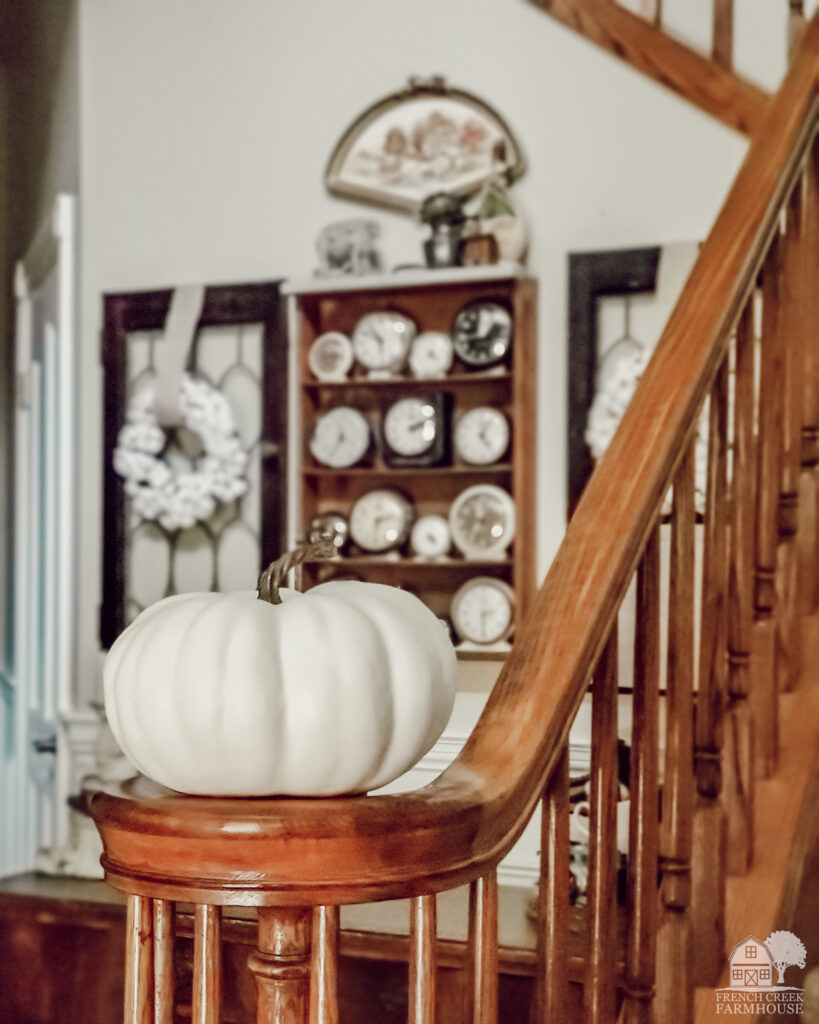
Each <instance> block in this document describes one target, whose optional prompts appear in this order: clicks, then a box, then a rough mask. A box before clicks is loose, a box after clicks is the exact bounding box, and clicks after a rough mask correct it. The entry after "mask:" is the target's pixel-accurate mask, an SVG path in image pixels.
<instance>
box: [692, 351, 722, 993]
mask: <svg viewBox="0 0 819 1024" xmlns="http://www.w3.org/2000/svg"><path fill="white" fill-rule="evenodd" d="M727 406H728V357H727V355H726V357H725V358H724V359H723V361H722V366H721V367H720V369H719V372H718V374H717V378H716V382H715V384H714V387H713V388H712V389H711V396H710V402H709V406H708V411H709V424H708V473H707V480H706V504H705V522H704V541H703V556H702V601H701V612H700V643H699V672H698V675H697V680H698V683H697V704H696V716H695V727H696V728H695V736H694V769H695V773H696V787H697V793H696V803H695V809H694V820H693V835H692V855H691V929H692V938H693V942H692V950H693V978H694V984H696V985H713V984H715V983H716V981H717V979H718V978H719V973H720V970H721V969H722V960H723V957H724V951H725V875H726V867H725V858H726V849H725V844H726V832H725V812H724V809H723V805H722V801H721V799H720V794H721V790H722V770H721V758H722V724H723V722H722V716H723V701H724V694H725V676H726V658H725V652H726V633H727V628H726V617H727V616H726V606H727V595H726V570H727V562H726V556H727V528H728V497H727V479H726V478H727V447H728V408H727Z"/></svg>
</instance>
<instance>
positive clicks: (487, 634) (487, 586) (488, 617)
mask: <svg viewBox="0 0 819 1024" xmlns="http://www.w3.org/2000/svg"><path fill="white" fill-rule="evenodd" d="M450 616H451V618H452V625H453V627H454V629H455V632H456V634H457V635H458V636H459V637H460V639H461V640H467V641H469V642H470V643H473V644H495V643H499V642H500V641H502V640H507V639H508V638H509V636H510V635H511V633H512V630H513V628H514V624H515V592H514V591H513V590H512V588H511V587H510V586H509V584H508V583H505V582H504V581H503V580H499V579H495V577H494V576H475V577H473V578H472V579H471V580H467V582H466V583H464V584H463V585H462V586H461V587H459V589H458V590H456V591H455V594H454V595H453V597H452V606H451V608H450Z"/></svg>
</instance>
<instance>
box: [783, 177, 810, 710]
mask: <svg viewBox="0 0 819 1024" xmlns="http://www.w3.org/2000/svg"><path fill="white" fill-rule="evenodd" d="M801 227H802V188H801V179H800V180H799V181H797V184H796V186H795V187H794V188H793V189H792V190H791V195H790V198H789V200H788V204H787V221H786V233H785V236H784V240H783V246H784V252H783V259H782V280H781V283H780V302H781V307H780V321H779V332H778V333H779V339H778V342H777V344H778V345H779V346H780V347H781V349H782V358H783V363H784V370H783V389H784V392H783V399H782V401H783V409H784V417H783V438H782V440H783V444H782V476H781V484H780V492H779V510H778V516H777V525H778V528H779V546H778V549H777V570H776V585H777V607H778V609H779V615H778V632H779V638H780V642H779V650H780V653H781V657H780V658H778V660H777V669H778V682H779V686H780V689H782V690H791V689H793V686H794V683H795V682H796V679H797V677H798V676H799V674H800V672H801V670H802V665H801V662H802V655H801V649H802V644H801V625H802V624H801V620H800V612H799V606H798V596H797V589H798V567H799V562H798V558H797V545H796V534H797V530H798V526H799V475H800V473H799V470H800V455H801V442H802V393H801V386H800V385H801V375H802V373H803V372H804V368H803V363H804V359H803V355H802V351H803V349H804V348H806V347H807V346H806V345H805V344H804V343H803V319H802V318H803V310H802V309H801V308H800V306H799V302H800V300H801V298H802V295H801V291H800V287H799V277H800V271H801V262H802V255H803V254H802V246H801Z"/></svg>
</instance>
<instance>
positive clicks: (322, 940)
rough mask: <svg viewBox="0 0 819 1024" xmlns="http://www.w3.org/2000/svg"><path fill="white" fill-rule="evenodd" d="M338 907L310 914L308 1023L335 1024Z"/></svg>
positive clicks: (316, 910)
mask: <svg viewBox="0 0 819 1024" xmlns="http://www.w3.org/2000/svg"><path fill="white" fill-rule="evenodd" d="M338 930H339V910H338V907H316V909H315V911H314V912H313V960H312V970H311V972H310V1024H338Z"/></svg>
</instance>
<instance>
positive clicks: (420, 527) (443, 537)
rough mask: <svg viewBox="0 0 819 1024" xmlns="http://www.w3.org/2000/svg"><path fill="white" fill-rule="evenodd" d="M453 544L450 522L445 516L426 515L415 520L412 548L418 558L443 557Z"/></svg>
mask: <svg viewBox="0 0 819 1024" xmlns="http://www.w3.org/2000/svg"><path fill="white" fill-rule="evenodd" d="M451 545H452V534H451V533H450V531H449V523H448V522H447V521H446V519H444V517H443V516H436V515H426V516H421V517H420V518H419V519H417V520H416V521H415V526H413V528H412V533H411V534H410V548H411V549H412V553H413V554H414V555H417V557H418V558H443V557H444V556H445V555H446V554H447V553H448V552H449V549H450V546H451Z"/></svg>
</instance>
